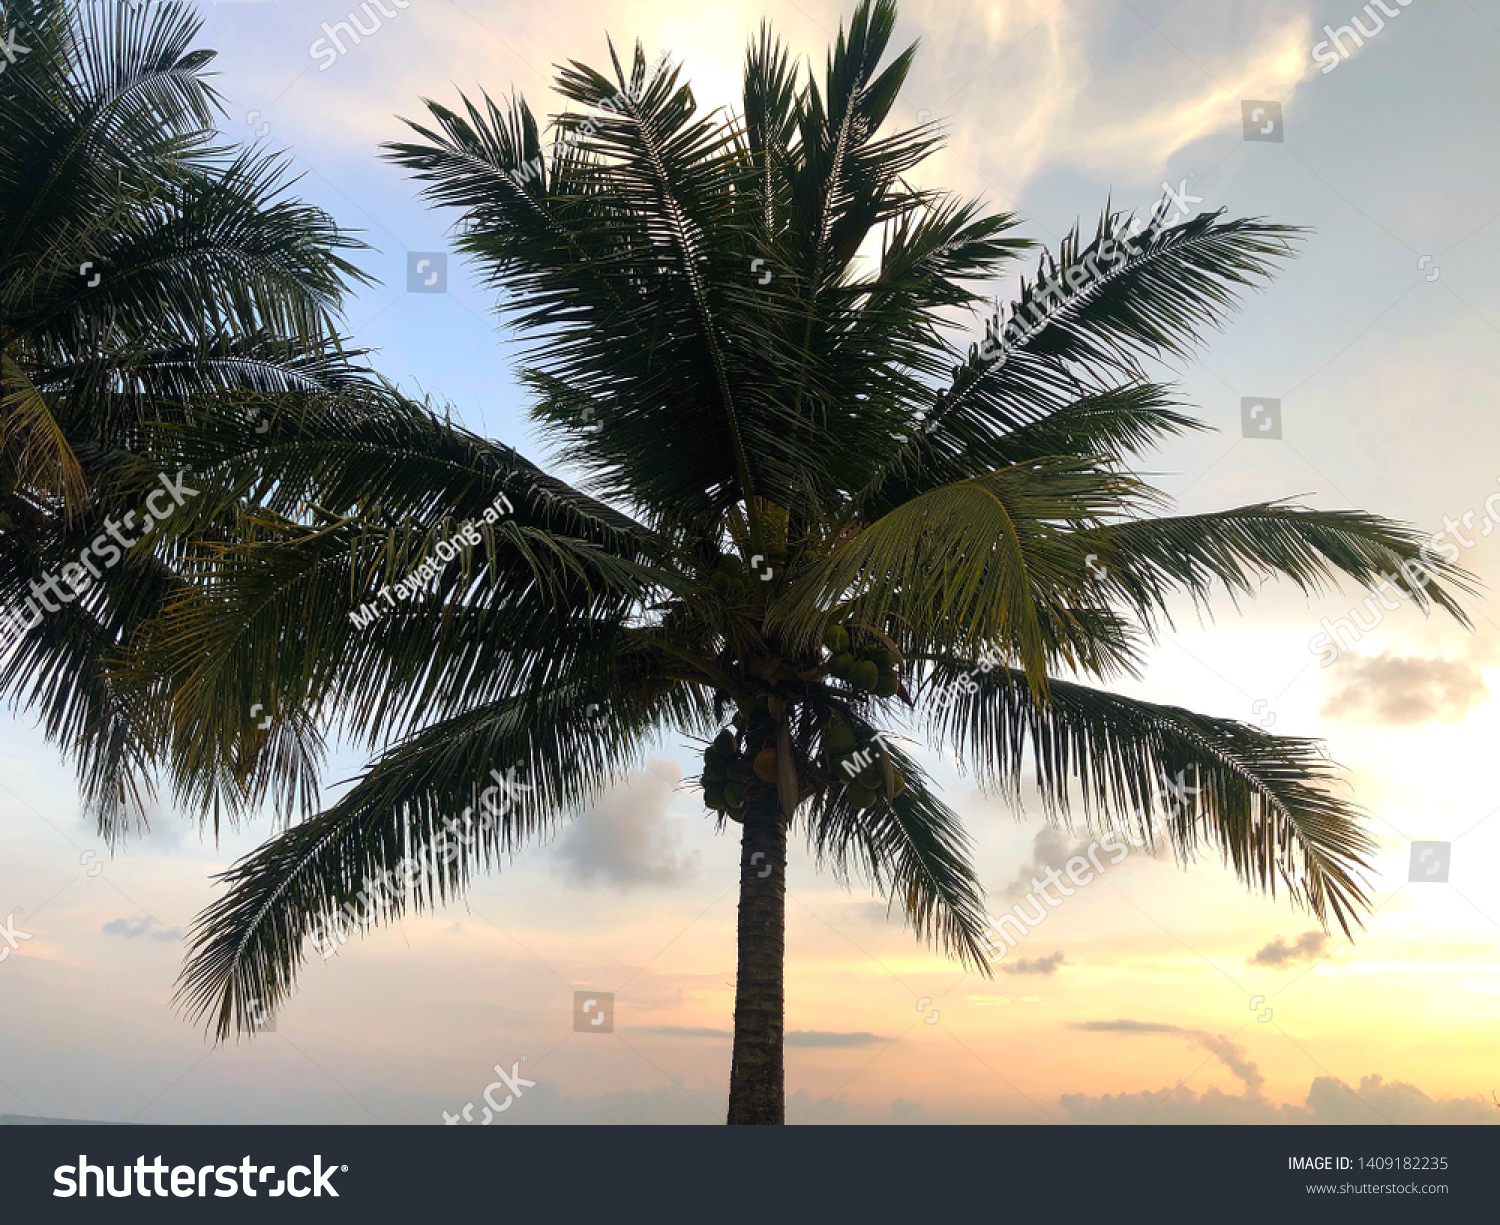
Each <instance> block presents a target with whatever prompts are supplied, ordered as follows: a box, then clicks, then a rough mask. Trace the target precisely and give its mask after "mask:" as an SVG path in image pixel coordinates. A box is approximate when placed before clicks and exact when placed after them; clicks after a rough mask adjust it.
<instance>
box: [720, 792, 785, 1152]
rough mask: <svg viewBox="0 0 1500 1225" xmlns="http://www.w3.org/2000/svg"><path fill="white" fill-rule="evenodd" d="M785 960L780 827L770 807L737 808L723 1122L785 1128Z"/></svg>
mask: <svg viewBox="0 0 1500 1225" xmlns="http://www.w3.org/2000/svg"><path fill="white" fill-rule="evenodd" d="M785 952H786V826H785V825H784V824H783V822H782V819H781V812H780V807H779V805H778V804H777V803H776V801H775V800H774V799H771V800H768V801H766V800H763V801H760V802H758V803H755V804H754V805H753V807H752V804H750V803H747V804H746V805H745V827H744V835H743V837H742V838H741V840H740V920H739V977H738V979H737V980H736V982H735V988H734V1063H733V1066H732V1067H731V1068H730V1071H729V1122H730V1123H731V1124H735V1123H745V1124H761V1125H765V1124H777V1125H780V1124H782V1123H785V1122H786V1084H785V1075H784V1071H783V1067H782V1051H781V1041H782V1029H783V1026H784V1024H785V1007H784V988H783V983H782V977H783V970H784V963H785Z"/></svg>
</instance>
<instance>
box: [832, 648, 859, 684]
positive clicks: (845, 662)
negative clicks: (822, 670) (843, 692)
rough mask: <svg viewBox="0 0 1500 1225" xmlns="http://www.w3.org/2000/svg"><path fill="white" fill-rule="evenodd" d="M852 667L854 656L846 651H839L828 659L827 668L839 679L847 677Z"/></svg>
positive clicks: (843, 679)
mask: <svg viewBox="0 0 1500 1225" xmlns="http://www.w3.org/2000/svg"><path fill="white" fill-rule="evenodd" d="M853 669H854V656H853V655H852V654H850V653H849V652H848V651H840V652H839V653H838V654H837V655H835V656H834V657H833V658H832V659H831V660H829V661H828V670H829V671H830V672H831V673H833V675H834V676H836V677H838V678H839V680H841V681H846V680H848V679H849V673H850V672H851V671H852V670H853Z"/></svg>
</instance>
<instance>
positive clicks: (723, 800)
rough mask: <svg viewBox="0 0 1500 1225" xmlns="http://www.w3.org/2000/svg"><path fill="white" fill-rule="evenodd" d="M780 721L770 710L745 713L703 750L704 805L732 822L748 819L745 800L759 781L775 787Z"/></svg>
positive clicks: (742, 711) (739, 715)
mask: <svg viewBox="0 0 1500 1225" xmlns="http://www.w3.org/2000/svg"><path fill="white" fill-rule="evenodd" d="M777 766H778V763H777V760H776V721H775V720H774V719H772V718H771V715H770V712H769V710H766V709H749V710H745V709H741V710H739V711H737V712H736V714H735V717H734V729H733V730H731V729H729V728H727V727H726V728H725V729H724V730H723V731H722V732H720V733H719V734H718V736H716V737H715V738H714V740H713V743H711V744H710V745H709V746H708V747H707V748H706V749H704V750H703V780H702V781H703V802H704V803H705V804H707V805H708V807H709V808H711V809H713V810H714V811H715V812H717V813H719V814H720V815H722V816H726V817H728V818H729V819H730V820H731V821H743V820H744V819H745V796H746V794H747V793H748V792H749V790H750V788H751V787H752V786H753V785H754V783H755V782H756V781H757V780H759V781H760V782H762V783H766V784H768V785H773V786H774V785H775V782H776V771H777Z"/></svg>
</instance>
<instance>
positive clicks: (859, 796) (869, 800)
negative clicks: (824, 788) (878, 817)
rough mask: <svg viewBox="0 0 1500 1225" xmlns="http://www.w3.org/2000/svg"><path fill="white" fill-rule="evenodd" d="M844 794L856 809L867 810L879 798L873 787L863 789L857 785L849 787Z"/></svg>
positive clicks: (863, 787)
mask: <svg viewBox="0 0 1500 1225" xmlns="http://www.w3.org/2000/svg"><path fill="white" fill-rule="evenodd" d="M844 794H845V795H846V796H847V797H848V799H849V803H851V804H853V805H854V807H856V808H869V807H871V806H872V805H873V804H874V803H875V801H876V800H877V799H878V798H879V797H878V796H877V795H876V794H875V789H874V788H873V787H865V786H863V785H861V784H859V783H854V784H853V785H851V786H850V787H849V788H848V789H847V790H846V791H845V792H844Z"/></svg>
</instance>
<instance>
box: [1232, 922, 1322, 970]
mask: <svg viewBox="0 0 1500 1225" xmlns="http://www.w3.org/2000/svg"><path fill="white" fill-rule="evenodd" d="M1327 947H1328V936H1327V933H1325V932H1320V931H1316V930H1314V931H1310V932H1303V933H1302V934H1301V935H1300V936H1298V937H1297V943H1296V944H1288V943H1287V942H1286V940H1285V939H1284V938H1283V937H1281V936H1277V937H1276V939H1274V940H1272V941H1271V943H1270V944H1268V945H1266V947H1265V948H1263V949H1261V950H1260V951H1259V952H1257V953H1256V954H1255V956H1254V957H1251V958H1250V960H1249V962H1248V963H1247V964H1249V965H1252V966H1294V965H1296V964H1297V963H1298V962H1299V961H1316V960H1317V959H1318V958H1319V957H1320V956H1322V954H1323V950H1324V949H1325V948H1327Z"/></svg>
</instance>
